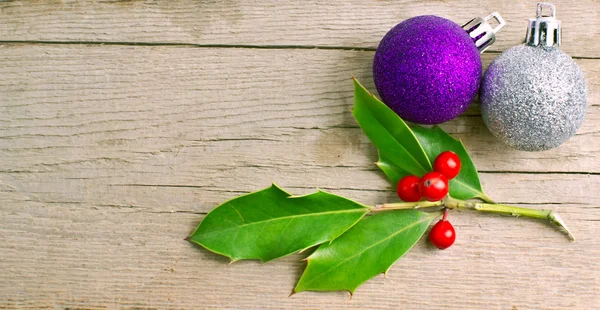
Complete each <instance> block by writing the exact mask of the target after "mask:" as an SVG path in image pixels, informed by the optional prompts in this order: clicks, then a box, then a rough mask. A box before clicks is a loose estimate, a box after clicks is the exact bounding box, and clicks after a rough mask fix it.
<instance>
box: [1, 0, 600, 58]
mask: <svg viewBox="0 0 600 310" xmlns="http://www.w3.org/2000/svg"><path fill="white" fill-rule="evenodd" d="M553 2H554V3H555V4H556V5H557V16H558V18H559V19H561V20H562V21H564V22H563V46H562V48H563V49H564V50H565V51H566V52H567V53H570V54H571V55H574V56H578V57H596V58H597V57H600V52H599V51H598V49H597V48H596V47H595V44H593V42H598V41H599V40H600V16H599V15H598V11H599V9H598V3H597V1H596V0H581V1H577V4H576V5H572V3H573V2H572V1H567V0H555V1H553ZM536 3H537V1H534V0H527V1H498V0H479V1H475V2H469V1H461V0H444V1H417V0H400V1H377V0H349V1H313V2H310V3H309V4H306V3H304V2H299V1H289V0H288V1H277V0H267V1H258V2H257V1H252V0H240V1H237V0H236V1H232V0H227V1H194V0H185V1H112V0H111V1H94V0H87V1H8V2H6V3H0V14H1V16H2V18H0V38H2V39H3V40H27V41H31V40H35V41H84V42H89V41H94V42H102V41H105V42H121V43H125V42H129V43H131V42H138V43H159V44H160V43H183V44H201V45H215V44H224V45H234V46H235V45H251V46H265V45H276V46H308V47H310V46H327V47H344V48H375V47H376V46H377V44H378V43H379V40H380V39H381V37H382V36H383V35H384V34H385V33H386V32H387V31H388V30H389V29H390V28H391V27H393V26H394V25H396V24H397V23H399V22H400V21H403V20H405V19H408V18H410V17H413V16H417V15H424V14H435V15H438V16H442V17H445V18H449V19H451V20H453V21H456V22H457V23H459V24H461V23H465V22H467V21H469V20H471V19H472V18H474V17H478V16H486V15H488V14H490V13H492V12H494V11H498V12H500V13H501V15H502V16H503V18H504V19H505V20H506V22H507V26H506V27H504V29H502V31H501V32H500V33H499V34H498V41H497V42H496V43H495V44H494V45H493V46H492V47H491V50H493V51H502V50H505V49H506V48H508V47H511V46H514V45H517V44H520V43H522V42H523V40H524V37H525V31H526V30H527V20H528V19H529V18H533V17H535V9H536ZM578 27H581V28H578ZM579 29H585V31H579ZM591 43H592V44H591Z"/></svg>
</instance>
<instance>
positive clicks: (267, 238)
mask: <svg viewBox="0 0 600 310" xmlns="http://www.w3.org/2000/svg"><path fill="white" fill-rule="evenodd" d="M368 212H369V208H368V207H366V206H364V205H361V204H359V203H357V202H354V201H352V200H349V199H346V198H343V197H340V196H336V195H333V194H329V193H326V192H323V191H320V190H319V191H317V192H316V193H312V194H309V195H304V196H291V195H290V194H288V193H286V192H285V191H284V190H282V189H281V188H279V187H277V186H276V185H275V184H273V185H272V186H271V187H269V188H266V189H264V190H261V191H258V192H254V193H250V194H247V195H243V196H239V197H237V198H234V199H232V200H229V201H227V202H225V203H223V204H222V205H220V206H218V207H216V208H215V209H213V210H212V211H211V212H210V213H208V214H207V215H206V217H205V218H204V220H203V221H202V222H201V223H200V225H199V226H198V228H196V230H195V231H194V233H192V235H191V236H189V237H188V240H189V241H191V242H193V243H196V244H199V245H201V246H203V247H204V248H206V249H207V250H209V251H212V252H215V253H217V254H221V255H224V256H227V257H229V258H231V260H232V261H237V260H241V259H259V260H261V261H263V262H266V261H270V260H272V259H275V258H279V257H282V256H285V255H288V254H291V253H294V252H297V251H300V250H304V249H307V248H310V247H312V246H315V245H318V244H321V243H323V242H328V241H332V240H334V239H335V238H337V237H338V236H340V235H341V234H343V233H344V232H345V231H346V230H348V229H349V228H350V227H352V226H353V225H354V224H356V223H357V222H358V221H359V220H360V219H361V218H362V217H363V216H364V215H365V214H367V213H368Z"/></svg>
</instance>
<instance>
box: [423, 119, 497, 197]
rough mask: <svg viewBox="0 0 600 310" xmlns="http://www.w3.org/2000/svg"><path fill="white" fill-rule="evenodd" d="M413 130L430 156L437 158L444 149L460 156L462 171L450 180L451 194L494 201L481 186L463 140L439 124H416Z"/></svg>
mask: <svg viewBox="0 0 600 310" xmlns="http://www.w3.org/2000/svg"><path fill="white" fill-rule="evenodd" d="M412 131H413V133H414V134H415V136H416V137H417V139H419V142H421V145H422V146H423V149H424V150H425V152H426V153H427V156H428V157H429V158H436V157H437V156H438V155H439V154H440V153H442V152H444V151H452V152H454V153H456V155H458V157H459V158H460V162H461V168H460V173H459V174H458V175H457V176H456V177H454V179H452V180H450V184H449V187H450V188H449V192H450V196H452V197H454V198H456V199H462V200H466V199H471V198H481V199H482V200H485V201H487V202H492V200H491V198H490V197H488V196H487V195H486V194H485V193H484V192H483V189H482V188H481V182H480V181H479V174H478V173H477V169H476V168H475V164H474V163H473V161H472V160H471V157H470V156H469V153H467V150H466V149H465V146H464V145H463V143H462V141H460V140H456V139H454V138H452V137H451V136H450V135H449V134H447V133H446V132H445V131H444V130H443V129H442V128H440V127H438V126H435V127H432V128H424V127H421V126H414V127H412Z"/></svg>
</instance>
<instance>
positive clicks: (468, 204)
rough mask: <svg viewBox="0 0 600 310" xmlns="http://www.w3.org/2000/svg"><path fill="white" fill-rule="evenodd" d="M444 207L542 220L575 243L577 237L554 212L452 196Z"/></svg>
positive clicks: (445, 200)
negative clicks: (559, 229) (559, 228)
mask: <svg viewBox="0 0 600 310" xmlns="http://www.w3.org/2000/svg"><path fill="white" fill-rule="evenodd" d="M443 202H444V205H445V206H446V207H448V208H450V209H471V210H476V211H480V212H490V213H497V214H504V215H512V216H516V217H519V216H523V217H530V218H536V219H542V220H547V221H550V222H551V223H553V224H555V225H557V226H558V227H561V228H563V229H564V230H565V232H566V233H567V235H569V237H570V238H571V240H573V241H575V237H574V236H573V234H572V233H571V231H570V230H569V229H568V228H567V225H566V224H565V222H564V221H563V220H562V219H561V218H560V216H558V214H556V213H554V211H552V210H537V209H529V208H521V207H513V206H507V205H503V204H491V203H483V202H472V201H464V200H458V199H454V198H452V197H450V196H447V197H446V198H445V199H444V200H443Z"/></svg>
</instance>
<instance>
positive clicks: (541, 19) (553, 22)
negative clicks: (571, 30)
mask: <svg viewBox="0 0 600 310" xmlns="http://www.w3.org/2000/svg"><path fill="white" fill-rule="evenodd" d="M545 8H546V9H548V10H549V11H550V13H549V15H544V9H545ZM561 35H562V29H561V28H560V20H557V19H556V7H555V6H554V4H552V3H547V2H539V3H538V4H537V10H536V18H530V19H529V27H527V34H526V35H525V42H526V44H527V45H531V46H539V45H542V46H554V45H556V46H560V37H561Z"/></svg>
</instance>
